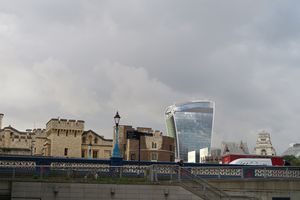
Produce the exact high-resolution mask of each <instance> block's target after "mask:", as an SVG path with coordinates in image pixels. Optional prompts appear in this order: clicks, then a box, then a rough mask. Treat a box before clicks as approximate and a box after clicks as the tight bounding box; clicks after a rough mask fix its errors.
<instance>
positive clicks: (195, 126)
mask: <svg viewBox="0 0 300 200" xmlns="http://www.w3.org/2000/svg"><path fill="white" fill-rule="evenodd" d="M214 110H215V104H214V102H212V101H204V100H203V101H190V102H186V103H180V104H174V105H172V106H169V107H168V108H167V109H166V112H165V117H166V125H167V132H168V136H170V137H174V138H175V142H176V152H175V153H176V154H175V156H176V158H177V159H180V160H184V161H187V156H188V152H189V151H194V150H196V151H199V150H200V149H201V148H205V147H208V148H209V149H210V147H211V138H212V132H213V122H214Z"/></svg>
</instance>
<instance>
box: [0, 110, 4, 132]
mask: <svg viewBox="0 0 300 200" xmlns="http://www.w3.org/2000/svg"><path fill="white" fill-rule="evenodd" d="M3 116H4V114H2V113H0V129H2V119H3Z"/></svg>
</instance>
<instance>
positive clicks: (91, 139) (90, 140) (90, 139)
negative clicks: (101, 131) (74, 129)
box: [89, 135, 93, 144]
mask: <svg viewBox="0 0 300 200" xmlns="http://www.w3.org/2000/svg"><path fill="white" fill-rule="evenodd" d="M92 141H93V137H92V136H91V135H90V136H89V143H90V144H92Z"/></svg>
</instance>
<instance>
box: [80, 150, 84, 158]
mask: <svg viewBox="0 0 300 200" xmlns="http://www.w3.org/2000/svg"><path fill="white" fill-rule="evenodd" d="M84 157H85V150H82V151H81V158H84Z"/></svg>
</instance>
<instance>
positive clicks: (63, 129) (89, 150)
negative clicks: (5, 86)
mask: <svg viewBox="0 0 300 200" xmlns="http://www.w3.org/2000/svg"><path fill="white" fill-rule="evenodd" d="M2 118H3V114H0V125H2ZM112 142H113V141H112V140H108V139H105V138H104V137H103V136H99V135H98V134H96V133H95V132H94V131H92V130H89V131H84V121H82V120H67V119H51V120H49V122H48V123H47V124H46V129H33V130H31V129H27V130H26V132H22V131H18V130H16V129H15V128H13V127H11V126H8V127H5V128H3V129H2V126H1V127H0V154H11V155H35V156H58V157H75V158H80V157H83V158H110V155H111V150H112V146H113V145H112ZM89 155H90V156H89Z"/></svg>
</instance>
